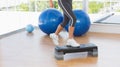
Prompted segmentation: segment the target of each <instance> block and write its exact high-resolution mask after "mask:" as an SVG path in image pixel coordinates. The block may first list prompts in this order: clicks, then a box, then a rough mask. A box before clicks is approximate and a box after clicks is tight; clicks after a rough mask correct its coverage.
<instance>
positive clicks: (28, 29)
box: [26, 24, 34, 33]
mask: <svg viewBox="0 0 120 67" xmlns="http://www.w3.org/2000/svg"><path fill="white" fill-rule="evenodd" d="M33 30H34V26H33V25H32V24H28V25H27V26H26V31H27V32H28V33H31V32H32V31H33Z"/></svg>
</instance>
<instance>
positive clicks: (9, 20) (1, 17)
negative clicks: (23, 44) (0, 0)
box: [0, 11, 40, 35]
mask: <svg viewBox="0 0 120 67" xmlns="http://www.w3.org/2000/svg"><path fill="white" fill-rule="evenodd" d="M39 15H40V12H5V11H4V12H2V11H0V35H1V34H5V33H8V32H11V31H14V30H18V29H21V28H24V27H25V26H26V25H27V24H33V25H38V17H39Z"/></svg>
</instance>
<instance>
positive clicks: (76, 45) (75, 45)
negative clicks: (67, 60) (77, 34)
mask: <svg viewBox="0 0 120 67" xmlns="http://www.w3.org/2000/svg"><path fill="white" fill-rule="evenodd" d="M66 46H69V47H79V46H80V45H79V44H78V43H77V42H76V41H75V40H74V39H68V40H67V43H66Z"/></svg>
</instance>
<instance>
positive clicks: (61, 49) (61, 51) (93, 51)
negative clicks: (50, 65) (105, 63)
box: [55, 43, 98, 60]
mask: <svg viewBox="0 0 120 67" xmlns="http://www.w3.org/2000/svg"><path fill="white" fill-rule="evenodd" d="M76 52H88V56H93V57H97V56H98V47H97V46H96V45H95V44H92V43H88V44H81V45H80V46H79V47H68V46H56V47H55V58H56V59H59V60H60V59H63V58H64V55H65V54H67V53H76Z"/></svg>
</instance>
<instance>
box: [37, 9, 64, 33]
mask: <svg viewBox="0 0 120 67" xmlns="http://www.w3.org/2000/svg"><path fill="white" fill-rule="evenodd" d="M62 21H63V15H62V13H61V12H60V11H58V10H57V9H55V8H49V9H46V10H44V11H42V13H41V14H40V16H39V24H38V25H39V28H40V30H42V31H43V32H44V33H46V34H48V35H49V34H50V33H54V32H55V31H56V29H57V26H58V25H59V24H60V23H61V22H62Z"/></svg>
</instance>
